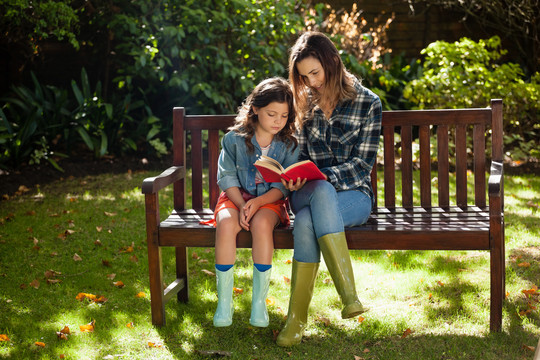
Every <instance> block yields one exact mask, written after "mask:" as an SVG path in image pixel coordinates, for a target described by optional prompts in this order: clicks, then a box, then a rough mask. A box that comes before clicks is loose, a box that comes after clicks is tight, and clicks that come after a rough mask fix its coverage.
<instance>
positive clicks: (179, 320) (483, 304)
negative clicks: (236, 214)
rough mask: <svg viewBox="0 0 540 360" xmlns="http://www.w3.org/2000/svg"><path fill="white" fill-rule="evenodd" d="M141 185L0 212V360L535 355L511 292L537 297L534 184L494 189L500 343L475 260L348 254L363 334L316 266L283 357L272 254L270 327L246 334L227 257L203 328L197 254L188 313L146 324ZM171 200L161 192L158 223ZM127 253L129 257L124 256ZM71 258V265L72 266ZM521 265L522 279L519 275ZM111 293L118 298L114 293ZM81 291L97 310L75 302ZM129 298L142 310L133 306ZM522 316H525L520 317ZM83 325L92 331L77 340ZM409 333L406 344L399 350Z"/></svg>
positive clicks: (93, 188)
mask: <svg viewBox="0 0 540 360" xmlns="http://www.w3.org/2000/svg"><path fill="white" fill-rule="evenodd" d="M152 175H154V174H153V173H152V174H151V173H135V174H123V175H101V176H96V177H87V178H84V179H77V178H70V179H65V180H62V181H58V182H55V183H52V184H50V185H47V186H43V187H41V188H39V189H32V191H30V192H28V193H26V194H23V195H20V196H16V197H14V198H11V199H10V200H7V201H2V202H1V203H0V219H2V220H0V221H1V224H0V334H5V335H7V336H8V337H9V339H10V340H9V341H7V342H0V358H7V359H59V358H60V355H62V354H63V355H64V356H65V358H66V359H104V358H105V359H183V358H211V357H212V356H210V355H207V354H208V352H211V351H225V352H228V353H229V354H230V358H232V359H282V358H292V359H296V358H298V359H316V358H321V359H336V358H339V359H355V356H358V357H359V358H363V359H522V358H523V359H531V358H532V356H533V354H534V353H533V352H532V351H531V350H528V349H526V348H525V347H524V345H527V346H532V347H534V346H536V344H537V343H538V338H539V336H540V316H539V310H538V308H539V307H540V304H539V303H538V302H534V301H532V302H531V305H532V306H536V308H537V309H535V310H532V309H531V308H530V306H529V305H528V301H531V299H527V298H526V297H525V295H524V294H523V293H522V290H524V289H531V288H532V287H533V285H536V286H539V285H540V227H539V226H538V224H539V223H540V214H539V212H538V210H537V206H538V204H539V203H540V179H538V178H536V177H534V176H512V177H508V176H507V177H506V178H505V192H506V197H505V207H506V259H507V267H506V282H507V285H506V290H507V292H508V297H507V300H506V301H505V303H504V309H503V331H502V332H501V333H490V332H489V282H490V279H489V255H488V253H487V252H481V251H469V252H466V251H451V252H439V251H351V257H352V259H353V265H354V268H355V275H356V281H357V286H358V291H359V294H360V297H361V299H362V301H363V302H364V303H365V305H367V306H368V307H369V308H370V309H371V310H370V311H369V312H367V313H365V314H364V315H363V316H364V318H365V319H364V321H362V322H359V321H358V319H352V320H342V319H341V318H340V310H341V309H340V301H339V299H338V296H337V293H336V291H335V288H334V286H333V285H332V283H331V282H330V283H329V282H328V281H325V280H327V279H330V277H329V274H328V271H327V270H326V267H325V266H324V263H322V264H321V270H320V272H319V275H318V280H317V283H316V289H315V295H314V298H313V301H312V305H311V308H310V317H309V325H308V327H307V329H306V336H305V341H304V342H303V343H302V344H301V345H299V346H297V347H294V348H290V349H282V348H279V347H277V346H276V345H275V342H274V334H275V333H276V332H277V331H279V330H280V329H281V328H282V326H283V324H284V316H285V314H286V311H287V306H288V297H289V285H288V284H287V283H286V282H285V281H284V277H290V272H291V268H290V267H291V265H290V264H288V261H287V260H290V259H291V258H292V251H291V250H278V251H276V252H275V256H274V267H273V270H272V271H273V272H272V282H271V286H270V294H269V296H272V297H273V298H274V299H275V304H274V305H272V306H270V307H269V312H270V326H269V327H268V328H266V329H257V328H253V327H251V326H250V325H249V316H250V301H251V268H252V262H251V253H250V251H249V250H240V251H239V252H238V260H237V263H236V273H235V274H236V282H235V286H236V287H238V288H242V289H244V293H243V294H240V295H237V296H235V314H234V322H233V325H232V326H231V327H229V328H214V327H213V326H212V316H213V313H214V310H215V306H216V300H217V298H216V293H215V278H214V277H212V276H209V275H207V274H206V273H205V272H203V270H209V271H213V270H214V269H213V264H214V259H213V257H214V252H213V249H202V248H194V249H191V251H190V262H191V264H190V276H191V277H190V279H191V282H190V302H189V303H188V304H182V303H177V302H176V301H171V302H170V303H169V304H167V305H166V312H167V326H165V327H162V328H155V327H153V326H152V325H151V320H150V300H149V288H148V265H147V258H146V244H145V223H144V204H143V196H142V195H141V193H140V188H139V187H140V184H141V183H142V179H143V178H145V177H148V176H152ZM379 196H380V198H382V194H380V195H379ZM171 201H172V190H171V189H167V190H166V191H165V192H164V193H163V195H162V197H161V206H162V211H163V213H165V212H166V211H167V210H169V207H170V206H171ZM534 205H536V206H534ZM67 232H72V233H69V234H66V233H67ZM97 240H99V242H97ZM132 244H133V251H132V252H129V251H127V250H130V249H129V247H130V246H131V245H132ZM75 254H77V255H79V256H80V258H81V259H82V260H80V261H75V260H74V255H75ZM163 261H164V270H165V281H166V282H170V281H172V280H173V277H174V275H173V273H174V270H173V269H174V264H173V253H172V251H171V249H165V250H164V251H163ZM525 262H527V263H529V264H530V266H528V267H524V266H520V264H523V263H525ZM47 270H53V271H55V272H59V273H61V274H58V275H56V276H53V277H50V278H49V280H61V282H58V283H51V284H49V283H48V282H47V278H46V275H45V272H46V271H47ZM110 274H116V275H115V277H114V279H110V278H108V275H110ZM34 280H37V281H39V287H38V288H37V289H36V288H34V287H33V286H32V285H31V283H32V282H33V281H34ZM115 281H122V282H123V283H124V284H125V286H124V287H123V288H118V287H116V286H114V284H113V282H115ZM34 284H35V283H34ZM80 292H84V293H91V294H95V295H103V296H105V297H106V298H107V299H108V300H107V301H106V302H105V303H92V302H89V301H87V300H85V301H78V300H76V296H77V294H78V293H80ZM139 292H144V293H146V297H143V298H138V297H136V294H138V293H139ZM536 299H538V298H537V297H536ZM532 300H534V298H532ZM527 309H530V310H532V311H531V312H530V313H528V314H526V315H520V314H519V313H520V311H525V310H527ZM92 320H95V331H94V332H93V333H84V332H81V331H80V326H81V325H85V324H87V323H89V322H91V321H92ZM128 323H133V325H134V326H133V327H132V328H130V327H127V326H126V325H127V324H128ZM66 325H67V326H69V328H70V330H71V335H69V336H68V339H67V340H61V339H58V337H57V334H56V332H57V331H60V330H61V329H62V328H63V327H64V326H66ZM407 329H410V331H411V334H410V335H408V336H406V337H404V338H402V335H403V334H404V332H405V331H407ZM35 342H43V343H45V347H44V348H41V347H38V346H36V345H35ZM149 342H152V343H155V344H157V345H158V347H149V346H148V343H149ZM215 356H218V355H215ZM215 356H214V357H215Z"/></svg>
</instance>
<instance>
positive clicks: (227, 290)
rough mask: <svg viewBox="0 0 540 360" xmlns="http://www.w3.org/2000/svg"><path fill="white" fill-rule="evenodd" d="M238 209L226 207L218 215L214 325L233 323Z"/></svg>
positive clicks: (220, 325)
mask: <svg viewBox="0 0 540 360" xmlns="http://www.w3.org/2000/svg"><path fill="white" fill-rule="evenodd" d="M240 229H241V228H240V224H239V222H238V210H236V209H232V208H225V209H223V210H221V211H220V212H219V213H218V214H217V216H216V287H217V293H218V305H217V308H216V313H215V314H214V326H216V327H222V326H229V325H231V324H232V315H233V310H234V306H233V300H232V291H233V283H234V273H233V272H234V271H233V270H234V269H233V265H234V261H235V259H236V235H238V232H239V231H240Z"/></svg>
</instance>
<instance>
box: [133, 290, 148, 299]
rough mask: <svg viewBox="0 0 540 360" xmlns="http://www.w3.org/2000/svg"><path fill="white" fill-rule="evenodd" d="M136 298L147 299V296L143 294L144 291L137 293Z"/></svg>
mask: <svg viewBox="0 0 540 360" xmlns="http://www.w3.org/2000/svg"><path fill="white" fill-rule="evenodd" d="M135 297H138V298H145V297H146V294H145V293H143V292H142V291H141V292H139V293H137V295H135Z"/></svg>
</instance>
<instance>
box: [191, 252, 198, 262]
mask: <svg viewBox="0 0 540 360" xmlns="http://www.w3.org/2000/svg"><path fill="white" fill-rule="evenodd" d="M191 257H192V258H193V259H195V260H197V259H199V255H197V253H196V252H193V253H192V254H191Z"/></svg>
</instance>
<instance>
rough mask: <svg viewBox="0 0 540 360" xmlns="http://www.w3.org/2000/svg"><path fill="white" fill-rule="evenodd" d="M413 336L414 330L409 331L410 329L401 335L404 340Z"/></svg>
mask: <svg viewBox="0 0 540 360" xmlns="http://www.w3.org/2000/svg"><path fill="white" fill-rule="evenodd" d="M411 334H412V330H411V329H409V328H407V330H405V331H404V332H403V334H401V338H402V339H404V338H406V337H407V336H409V335H411Z"/></svg>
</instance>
